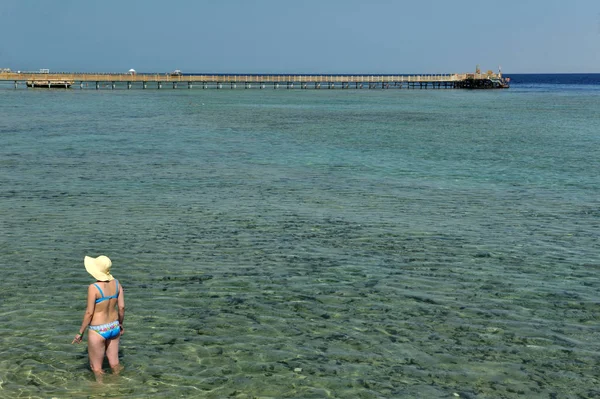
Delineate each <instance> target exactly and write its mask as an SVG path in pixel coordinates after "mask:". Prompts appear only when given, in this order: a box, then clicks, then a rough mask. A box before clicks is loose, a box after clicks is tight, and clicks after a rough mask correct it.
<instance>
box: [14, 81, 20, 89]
mask: <svg viewBox="0 0 600 399" xmlns="http://www.w3.org/2000/svg"><path fill="white" fill-rule="evenodd" d="M17 87H19V82H17V81H16V80H15V89H16V88H17Z"/></svg>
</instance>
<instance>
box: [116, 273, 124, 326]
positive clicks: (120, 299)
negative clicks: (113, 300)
mask: <svg viewBox="0 0 600 399" xmlns="http://www.w3.org/2000/svg"><path fill="white" fill-rule="evenodd" d="M117 307H118V308H119V325H120V326H121V335H123V332H125V327H123V321H125V295H123V286H122V285H121V284H119V297H118V298H117Z"/></svg>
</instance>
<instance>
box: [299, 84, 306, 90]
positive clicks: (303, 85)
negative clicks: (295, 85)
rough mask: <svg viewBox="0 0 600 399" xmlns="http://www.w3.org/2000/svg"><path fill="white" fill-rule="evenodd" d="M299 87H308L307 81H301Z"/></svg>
mask: <svg viewBox="0 0 600 399" xmlns="http://www.w3.org/2000/svg"><path fill="white" fill-rule="evenodd" d="M300 87H302V88H303V89H306V88H307V87H308V84H307V83H302V84H301V85H300Z"/></svg>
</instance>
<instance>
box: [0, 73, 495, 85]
mask: <svg viewBox="0 0 600 399" xmlns="http://www.w3.org/2000/svg"><path fill="white" fill-rule="evenodd" d="M499 78H501V76H500V75H498V74H466V73H462V74H440V75H171V74H128V73H121V74H113V73H70V72H63V73H33V72H25V73H23V72H21V73H15V72H8V73H7V72H3V73H0V80H5V81H72V82H164V83H167V82H211V83H231V82H236V83H290V82H293V83H312V82H330V83H355V82H358V83H395V82H399V83H403V82H407V83H413V82H414V83H425V82H442V83H443V82H459V81H463V80H466V79H474V80H483V79H499Z"/></svg>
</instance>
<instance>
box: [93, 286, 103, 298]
mask: <svg viewBox="0 0 600 399" xmlns="http://www.w3.org/2000/svg"><path fill="white" fill-rule="evenodd" d="M94 285H95V286H96V288H98V291H100V295H102V296H101V297H100V298H104V292H102V290H101V289H100V286H99V285H98V284H94Z"/></svg>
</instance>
